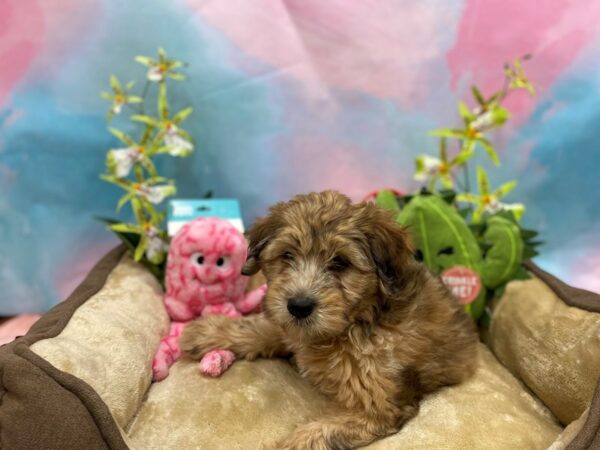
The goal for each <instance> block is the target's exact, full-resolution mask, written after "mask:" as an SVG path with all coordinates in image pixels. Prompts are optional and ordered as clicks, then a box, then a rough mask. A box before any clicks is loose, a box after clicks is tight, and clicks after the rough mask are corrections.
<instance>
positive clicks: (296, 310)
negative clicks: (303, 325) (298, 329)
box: [287, 297, 316, 319]
mask: <svg viewBox="0 0 600 450" xmlns="http://www.w3.org/2000/svg"><path fill="white" fill-rule="evenodd" d="M315 304H316V301H315V300H314V299H312V298H310V297H293V298H290V299H289V300H288V302H287V310H288V311H289V313H290V314H291V315H292V316H294V317H296V318H298V319H305V318H307V317H308V316H310V315H311V314H312V312H313V310H314V309H315Z"/></svg>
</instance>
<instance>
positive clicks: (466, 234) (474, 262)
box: [398, 195, 486, 319]
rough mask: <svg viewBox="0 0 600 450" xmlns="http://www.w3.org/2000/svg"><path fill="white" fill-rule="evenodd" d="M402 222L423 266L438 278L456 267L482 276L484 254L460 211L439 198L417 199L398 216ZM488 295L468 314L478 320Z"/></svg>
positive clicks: (482, 297) (429, 196) (474, 302)
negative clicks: (465, 268) (408, 230)
mask: <svg viewBox="0 0 600 450" xmlns="http://www.w3.org/2000/svg"><path fill="white" fill-rule="evenodd" d="M398 222H399V223H400V224H401V225H403V226H405V227H407V228H408V229H410V231H411V235H412V238H413V245H414V246H415V247H416V249H417V251H418V252H420V253H421V255H422V256H423V263H425V265H426V266H427V267H429V269H430V270H431V271H432V272H433V273H434V274H436V275H437V274H439V273H441V272H443V271H444V270H445V269H449V268H450V267H454V266H464V267H468V268H470V269H473V270H474V271H475V272H478V273H479V267H480V265H481V250H480V248H479V245H478V244H477V241H476V239H475V236H473V233H472V232H471V230H470V229H469V227H468V226H467V224H466V223H465V221H464V219H463V218H462V216H461V215H460V214H459V213H458V211H457V210H456V208H454V207H453V206H452V205H450V204H448V203H447V202H446V201H444V200H443V199H442V198H441V197H439V196H436V195H416V196H415V197H413V198H412V200H411V201H410V202H409V203H408V204H407V205H406V206H405V207H404V208H402V210H401V211H400V214H398ZM485 301H486V292H485V289H481V292H480V293H479V295H478V296H477V298H476V299H475V301H473V302H472V303H471V304H469V305H465V309H466V311H467V312H468V313H469V314H471V316H473V318H475V319H478V318H479V317H480V316H481V314H482V313H483V310H484V308H485Z"/></svg>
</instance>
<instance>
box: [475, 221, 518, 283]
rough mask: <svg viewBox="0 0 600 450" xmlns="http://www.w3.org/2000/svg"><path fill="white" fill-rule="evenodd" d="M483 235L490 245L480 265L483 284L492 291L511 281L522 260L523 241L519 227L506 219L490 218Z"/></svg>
mask: <svg viewBox="0 0 600 450" xmlns="http://www.w3.org/2000/svg"><path fill="white" fill-rule="evenodd" d="M486 225H487V228H486V230H485V233H484V234H483V239H484V241H485V242H487V243H489V244H491V247H490V249H489V250H488V251H487V254H486V255H485V258H484V260H483V261H482V264H481V270H480V274H481V278H482V281H483V284H485V285H486V286H487V287H489V288H491V289H494V288H496V287H498V286H500V285H501V284H503V283H506V282H507V281H509V280H511V279H512V278H513V274H514V273H515V272H516V271H517V269H518V268H519V267H520V266H521V262H522V260H523V239H522V238H521V231H520V229H519V227H518V226H517V225H516V224H515V223H513V222H511V221H510V220H508V219H505V218H503V217H498V216H492V217H490V218H489V219H488V220H487V222H486Z"/></svg>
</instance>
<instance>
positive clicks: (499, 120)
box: [491, 105, 510, 126]
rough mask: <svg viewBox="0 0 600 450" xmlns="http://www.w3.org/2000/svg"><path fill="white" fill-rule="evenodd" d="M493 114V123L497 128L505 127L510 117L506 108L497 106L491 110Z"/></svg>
mask: <svg viewBox="0 0 600 450" xmlns="http://www.w3.org/2000/svg"><path fill="white" fill-rule="evenodd" d="M491 113H492V122H493V123H494V125H495V126H500V125H503V124H504V123H505V122H506V121H507V120H508V118H509V117H510V113H509V112H508V110H507V109H506V108H502V107H501V106H500V105H496V106H495V107H494V108H492V110H491Z"/></svg>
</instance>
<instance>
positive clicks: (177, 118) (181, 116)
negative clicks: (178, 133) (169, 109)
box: [173, 106, 194, 124]
mask: <svg viewBox="0 0 600 450" xmlns="http://www.w3.org/2000/svg"><path fill="white" fill-rule="evenodd" d="M193 111H194V108H192V107H191V106H190V107H189V108H185V109H182V110H181V111H179V112H178V113H177V114H175V115H174V116H173V122H175V123H176V124H180V123H181V122H183V121H184V120H185V119H187V118H188V116H189V115H190V114H191V113H192V112H193Z"/></svg>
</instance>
